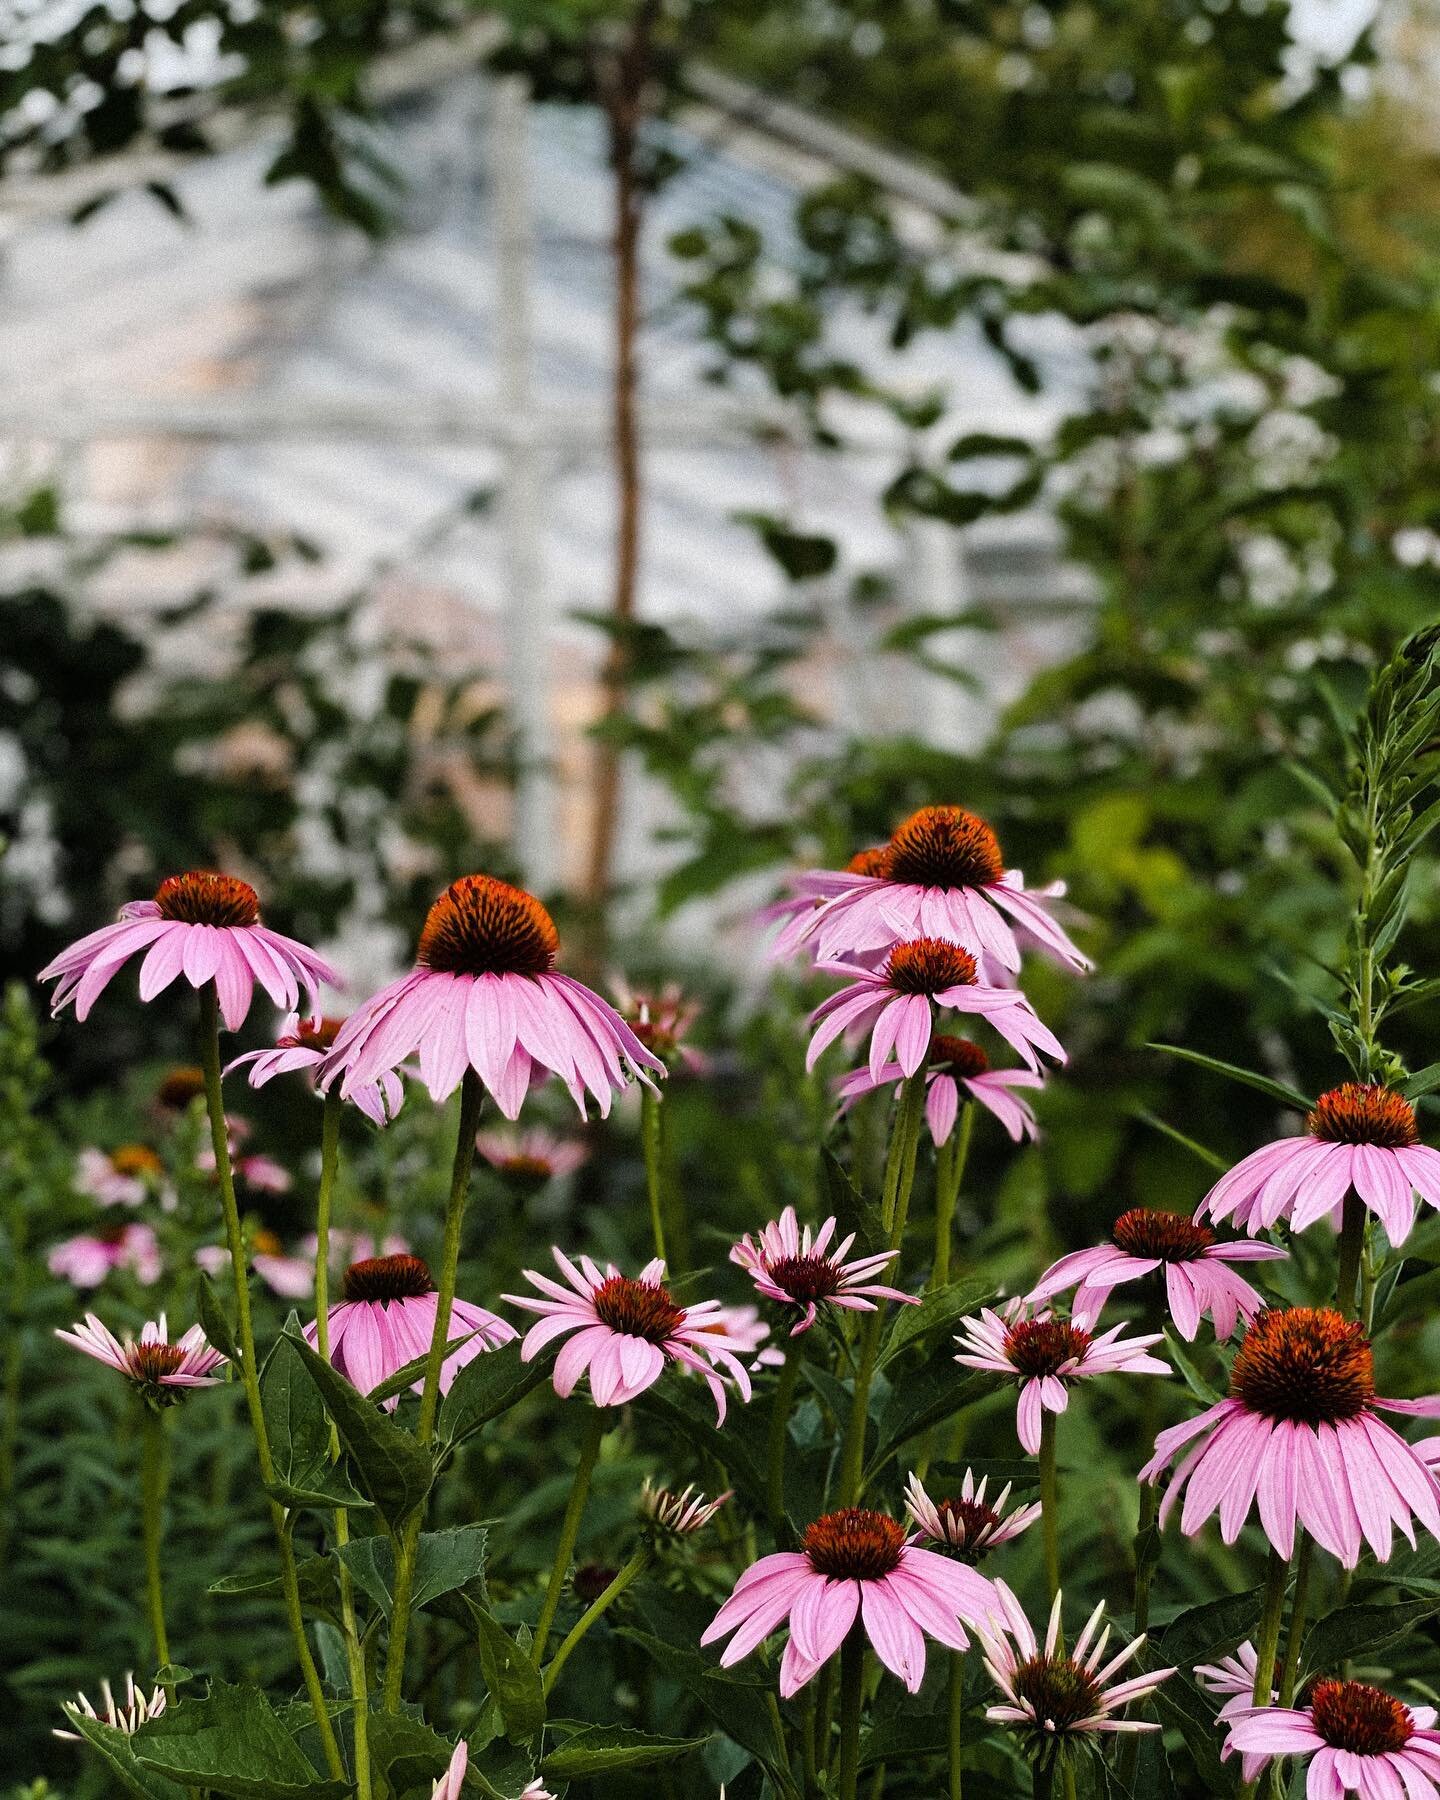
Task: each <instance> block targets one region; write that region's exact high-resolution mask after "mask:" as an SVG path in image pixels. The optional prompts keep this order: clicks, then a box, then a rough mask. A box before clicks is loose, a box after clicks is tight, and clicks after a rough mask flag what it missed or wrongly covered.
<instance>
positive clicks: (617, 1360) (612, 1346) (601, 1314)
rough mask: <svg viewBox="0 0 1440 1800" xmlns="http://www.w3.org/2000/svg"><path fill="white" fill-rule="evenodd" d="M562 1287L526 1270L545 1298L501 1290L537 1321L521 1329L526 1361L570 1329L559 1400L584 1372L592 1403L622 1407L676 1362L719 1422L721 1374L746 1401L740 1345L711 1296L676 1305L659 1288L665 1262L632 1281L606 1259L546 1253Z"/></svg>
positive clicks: (558, 1372) (559, 1365) (559, 1371)
mask: <svg viewBox="0 0 1440 1800" xmlns="http://www.w3.org/2000/svg"><path fill="white" fill-rule="evenodd" d="M552 1253H553V1255H554V1257H555V1262H556V1266H557V1267H558V1268H559V1270H560V1273H561V1274H562V1275H563V1276H564V1277H565V1284H566V1285H562V1284H561V1283H560V1282H558V1281H552V1280H551V1278H550V1277H549V1276H548V1275H539V1274H537V1273H536V1272H535V1271H534V1270H533V1269H527V1270H526V1271H525V1279H526V1280H527V1281H528V1282H529V1283H530V1284H531V1285H532V1286H533V1287H536V1288H538V1289H539V1290H540V1292H541V1294H542V1295H544V1298H543V1299H541V1300H535V1299H532V1298H531V1297H530V1296H529V1295H527V1294H506V1295H505V1296H504V1298H505V1299H506V1300H508V1301H509V1302H510V1304H511V1305H512V1306H521V1307H524V1309H525V1311H526V1312H533V1313H539V1314H540V1315H541V1317H540V1319H539V1321H538V1322H537V1323H536V1324H534V1325H532V1326H531V1327H530V1329H529V1331H527V1332H526V1334H525V1342H524V1344H523V1345H522V1346H521V1350H520V1356H521V1359H522V1360H523V1361H524V1362H529V1361H530V1359H531V1358H532V1357H534V1356H537V1355H539V1353H540V1351H541V1350H543V1349H544V1348H545V1346H546V1345H547V1344H550V1343H553V1342H554V1341H555V1339H556V1338H559V1337H563V1336H564V1335H565V1334H566V1333H567V1332H571V1331H573V1332H576V1333H577V1334H578V1335H577V1336H575V1337H572V1338H571V1339H570V1341H569V1343H568V1344H565V1345H564V1346H563V1347H562V1348H561V1351H560V1354H559V1355H558V1356H557V1357H556V1358H555V1374H554V1383H555V1392H556V1393H557V1394H558V1395H559V1396H560V1398H561V1399H562V1400H565V1399H568V1398H569V1396H570V1395H571V1394H572V1393H573V1392H574V1391H575V1384H576V1383H577V1382H578V1381H579V1379H580V1377H581V1376H582V1375H584V1374H586V1373H587V1372H588V1374H589V1376H590V1398H591V1399H592V1400H593V1401H594V1402H595V1404H596V1405H597V1406H623V1405H624V1404H625V1403H626V1402H627V1401H629V1400H633V1399H634V1398H635V1396H636V1395H637V1394H643V1393H644V1392H645V1390H646V1388H648V1387H653V1386H654V1384H655V1383H656V1382H657V1381H658V1380H659V1379H660V1377H661V1375H662V1374H663V1373H664V1370H665V1365H666V1363H667V1362H673V1363H678V1364H679V1366H680V1367H681V1368H682V1369H690V1370H693V1372H694V1373H695V1374H697V1375H699V1376H700V1377H701V1379H702V1380H703V1381H704V1382H705V1384H706V1386H707V1387H708V1388H709V1389H710V1392H711V1394H712V1396H713V1397H714V1400H715V1410H716V1412H717V1414H718V1415H719V1418H720V1422H721V1424H723V1423H724V1421H725V1386H724V1382H723V1381H722V1380H721V1376H722V1375H723V1376H724V1377H726V1378H727V1379H728V1380H730V1381H733V1382H734V1383H735V1386H736V1387H737V1388H738V1389H739V1390H740V1392H741V1394H742V1395H743V1396H744V1398H745V1399H746V1400H748V1399H749V1398H750V1377H749V1375H748V1374H747V1373H746V1370H745V1365H744V1363H743V1362H741V1361H740V1357H741V1356H742V1355H743V1354H745V1350H746V1346H745V1345H744V1344H742V1343H740V1342H739V1341H738V1340H736V1339H734V1338H732V1337H731V1336H730V1335H729V1333H728V1332H726V1331H725V1330H724V1329H723V1324H722V1321H721V1320H720V1318H719V1314H720V1312H721V1306H720V1302H719V1301H718V1300H702V1301H701V1303H700V1304H699V1305H698V1306H678V1305H677V1304H676V1303H675V1301H674V1300H672V1299H671V1297H670V1292H669V1290H668V1289H667V1288H666V1287H665V1285H664V1278H665V1265H664V1263H663V1262H661V1261H660V1260H659V1259H658V1257H657V1258H656V1260H655V1261H653V1262H649V1263H646V1265H645V1267H644V1268H643V1269H642V1270H641V1271H640V1275H639V1277H638V1279H635V1280H632V1279H631V1278H630V1277H629V1276H628V1275H622V1274H621V1273H620V1271H619V1270H618V1269H617V1268H616V1267H615V1265H614V1264H613V1263H611V1264H610V1265H609V1266H608V1267H606V1268H605V1269H604V1270H601V1269H600V1268H599V1267H598V1265H597V1264H595V1263H593V1262H592V1261H591V1260H590V1258H589V1257H588V1256H582V1257H581V1258H580V1260H579V1266H578V1267H577V1266H576V1264H575V1263H572V1262H571V1261H570V1259H569V1257H568V1256H566V1255H565V1254H564V1252H563V1251H561V1250H553V1252H552Z"/></svg>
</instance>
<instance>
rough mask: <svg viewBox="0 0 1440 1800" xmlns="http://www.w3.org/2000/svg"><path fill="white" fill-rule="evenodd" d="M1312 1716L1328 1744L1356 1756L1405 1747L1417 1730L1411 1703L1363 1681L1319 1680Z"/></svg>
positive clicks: (1372, 1754) (1312, 1698)
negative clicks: (1402, 1702)
mask: <svg viewBox="0 0 1440 1800" xmlns="http://www.w3.org/2000/svg"><path fill="white" fill-rule="evenodd" d="M1310 1717H1311V1718H1312V1719H1313V1720H1314V1722H1315V1729H1316V1730H1317V1731H1318V1732H1319V1733H1320V1735H1321V1737H1323V1738H1324V1740H1325V1742H1326V1743H1327V1744H1329V1745H1331V1746H1332V1748H1334V1749H1336V1750H1348V1751H1349V1752H1350V1753H1351V1755H1353V1756H1383V1755H1384V1754H1385V1752H1386V1751H1387V1750H1403V1749H1404V1747H1405V1745H1406V1744H1408V1743H1409V1741H1410V1738H1411V1735H1412V1733H1413V1732H1414V1730H1415V1720H1414V1718H1413V1717H1412V1716H1411V1713H1410V1708H1409V1707H1408V1706H1404V1705H1402V1704H1401V1703H1400V1701H1398V1700H1397V1699H1395V1697H1394V1696H1393V1695H1391V1694H1387V1693H1386V1692H1385V1690H1384V1689H1383V1688H1377V1687H1370V1686H1369V1685H1368V1684H1367V1683H1366V1682H1363V1681H1317V1682H1316V1684H1315V1686H1314V1689H1313V1690H1312V1692H1311V1695H1310Z"/></svg>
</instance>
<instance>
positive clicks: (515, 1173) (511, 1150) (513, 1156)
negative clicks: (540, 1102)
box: [475, 1125, 590, 1193]
mask: <svg viewBox="0 0 1440 1800" xmlns="http://www.w3.org/2000/svg"><path fill="white" fill-rule="evenodd" d="M475 1148H476V1149H477V1150H478V1151H479V1152H480V1154H481V1156H482V1157H483V1158H484V1159H485V1161H486V1162H487V1163H489V1165H490V1167H491V1168H492V1169H498V1170H499V1172H500V1173H501V1174H502V1175H503V1176H504V1177H505V1179H506V1180H507V1181H508V1182H510V1183H512V1184H513V1185H514V1186H515V1187H517V1188H520V1189H522V1190H524V1191H525V1192H527V1193H528V1192H533V1191H534V1190H536V1189H537V1188H542V1187H544V1185H545V1183H546V1182H547V1181H555V1180H557V1179H558V1178H559V1177H560V1176H562V1175H572V1174H573V1173H574V1172H575V1170H576V1169H578V1168H580V1167H581V1165H582V1164H583V1163H584V1162H586V1161H587V1159H588V1158H589V1155H590V1146H589V1145H588V1144H587V1143H585V1142H584V1141H583V1139H581V1138H575V1137H558V1136H557V1135H556V1134H555V1133H554V1132H553V1131H546V1129H545V1128H544V1126H543V1125H536V1126H533V1127H532V1128H531V1129H530V1130H528V1131H482V1132H480V1133H479V1134H478V1135H477V1136H476V1139H475Z"/></svg>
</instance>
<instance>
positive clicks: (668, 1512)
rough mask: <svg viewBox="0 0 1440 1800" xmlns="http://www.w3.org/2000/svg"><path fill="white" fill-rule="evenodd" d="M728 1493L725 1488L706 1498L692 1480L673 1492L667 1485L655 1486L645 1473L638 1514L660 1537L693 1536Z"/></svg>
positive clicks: (710, 1517) (707, 1520)
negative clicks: (709, 1498) (689, 1483)
mask: <svg viewBox="0 0 1440 1800" xmlns="http://www.w3.org/2000/svg"><path fill="white" fill-rule="evenodd" d="M732 1493H733V1489H730V1488H727V1489H726V1490H725V1492H724V1493H723V1494H717V1495H716V1497H715V1498H714V1499H713V1500H707V1499H706V1498H705V1496H704V1494H702V1493H701V1492H700V1490H699V1489H698V1488H697V1487H696V1486H695V1485H694V1483H693V1482H692V1483H691V1485H690V1486H689V1487H687V1488H685V1489H684V1490H683V1492H681V1493H678V1494H677V1493H675V1492H674V1491H673V1490H672V1489H670V1488H663V1487H656V1486H655V1485H654V1483H653V1482H652V1481H651V1479H650V1477H649V1476H648V1475H647V1476H646V1477H645V1484H644V1486H643V1487H642V1488H641V1490H640V1516H641V1517H642V1518H643V1519H646V1520H648V1521H649V1523H650V1527H651V1529H652V1530H653V1531H655V1532H657V1533H659V1534H660V1535H661V1536H663V1537H693V1536H694V1534H695V1533H696V1532H697V1531H703V1530H704V1529H705V1527H706V1526H707V1525H708V1524H709V1523H710V1521H711V1520H712V1519H713V1518H714V1517H715V1515H716V1513H718V1512H719V1510H720V1508H721V1507H722V1506H723V1505H724V1504H725V1502H726V1501H727V1500H728V1499H730V1498H731V1495H732Z"/></svg>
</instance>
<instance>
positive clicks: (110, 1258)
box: [45, 1224, 164, 1288]
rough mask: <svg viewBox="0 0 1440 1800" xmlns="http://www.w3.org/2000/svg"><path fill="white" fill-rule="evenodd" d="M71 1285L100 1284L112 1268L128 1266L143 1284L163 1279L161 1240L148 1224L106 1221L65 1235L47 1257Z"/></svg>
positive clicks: (50, 1266) (52, 1269) (47, 1262)
mask: <svg viewBox="0 0 1440 1800" xmlns="http://www.w3.org/2000/svg"><path fill="white" fill-rule="evenodd" d="M45 1266H46V1268H48V1269H49V1271H50V1273H51V1274H52V1275H59V1276H60V1277H61V1278H62V1279H63V1280H65V1281H68V1282H69V1283H70V1285H71V1287H77V1288H93V1287H99V1285H100V1283H101V1282H102V1281H104V1279H105V1277H106V1276H107V1275H108V1274H109V1273H110V1271H111V1270H112V1269H127V1270H128V1271H129V1272H130V1273H131V1274H132V1275H133V1276H134V1277H135V1279H136V1280H137V1281H138V1282H140V1283H141V1285H142V1286H144V1287H149V1286H150V1285H151V1283H152V1282H156V1281H158V1280H159V1279H160V1275H161V1272H162V1270H163V1268H164V1264H163V1263H162V1261H161V1258H160V1240H159V1239H158V1238H157V1237H156V1235H155V1233H154V1232H153V1231H152V1230H151V1229H150V1227H149V1226H148V1225H139V1224H131V1225H106V1226H102V1227H101V1228H100V1229H99V1230H97V1231H82V1232H81V1233H80V1234H79V1235H78V1236H77V1237H72V1238H66V1239H65V1240H64V1242H63V1243H59V1244H56V1246H55V1248H54V1249H53V1250H52V1251H51V1252H50V1254H49V1255H48V1256H47V1257H46V1259H45Z"/></svg>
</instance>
